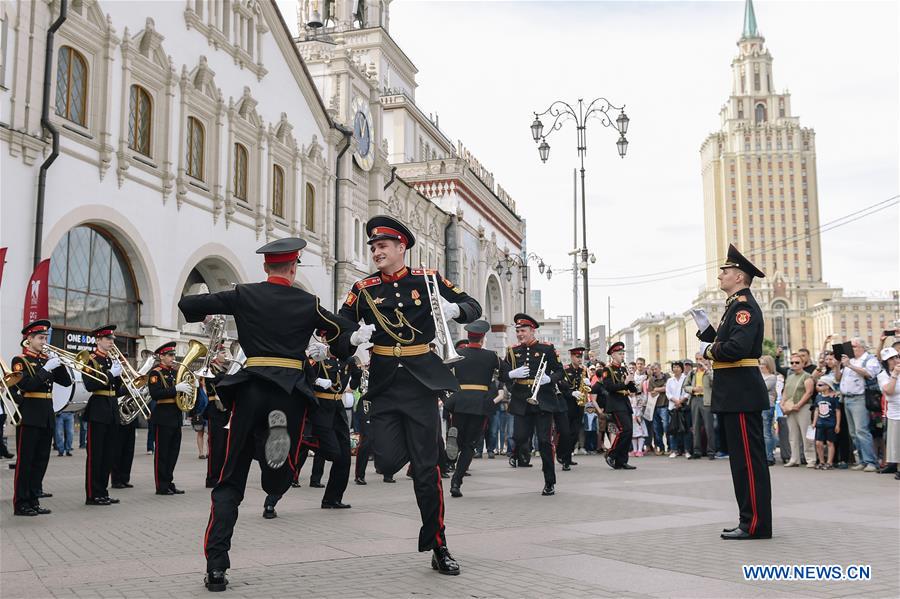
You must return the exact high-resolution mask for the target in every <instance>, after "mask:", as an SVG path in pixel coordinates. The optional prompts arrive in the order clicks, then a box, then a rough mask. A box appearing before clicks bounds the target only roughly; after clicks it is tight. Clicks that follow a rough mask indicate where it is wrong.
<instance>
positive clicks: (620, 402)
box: [592, 364, 637, 414]
mask: <svg viewBox="0 0 900 599" xmlns="http://www.w3.org/2000/svg"><path fill="white" fill-rule="evenodd" d="M626 377H628V368H627V367H626V366H625V365H622V366H613V365H612V364H608V365H607V366H606V368H604V369H603V372H602V373H601V374H600V381H599V382H598V383H597V385H601V386H602V387H603V390H604V391H606V406H605V407H604V411H605V412H606V413H608V414H611V413H613V412H626V413H628V414H631V413H633V411H632V409H631V398H630V397H629V394H630V393H637V387H636V386H635V384H634V382H633V381H632V382H630V383H626V382H625V379H626ZM595 386H596V385H595ZM592 391H593V392H594V393H595V394H596V395H597V396H599V395H600V393H599V391H600V390H599V389H597V390H596V391H594V390H593V389H592Z"/></svg>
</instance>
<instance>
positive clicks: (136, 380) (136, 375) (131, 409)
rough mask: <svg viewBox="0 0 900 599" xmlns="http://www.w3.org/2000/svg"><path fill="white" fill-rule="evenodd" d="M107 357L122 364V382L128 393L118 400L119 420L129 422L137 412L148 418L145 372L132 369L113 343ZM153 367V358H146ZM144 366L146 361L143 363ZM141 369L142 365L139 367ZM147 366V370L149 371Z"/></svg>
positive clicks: (135, 416) (148, 407)
mask: <svg viewBox="0 0 900 599" xmlns="http://www.w3.org/2000/svg"><path fill="white" fill-rule="evenodd" d="M109 357H110V358H112V359H113V360H116V361H117V362H119V364H120V365H121V366H122V375H121V377H122V384H123V385H124V386H125V390H126V391H127V392H128V395H127V396H125V397H123V398H122V399H121V400H119V420H120V421H121V422H122V424H129V423H130V422H132V421H133V420H134V419H135V418H137V417H138V414H143V415H144V418H150V406H149V405H148V404H147V400H146V399H145V398H144V388H145V387H146V386H147V374H146V373H142V372H140V371H137V370H135V369H134V367H133V366H132V365H131V363H130V362H129V361H128V360H126V359H125V356H123V355H122V352H121V351H119V348H118V347H117V346H115V345H113V346H112V348H111V349H110V350H109ZM148 361H149V362H150V363H151V364H150V368H152V367H153V364H152V362H153V358H148ZM144 365H145V366H146V363H145V364H144ZM141 368H142V369H143V366H142V367H141ZM150 368H147V372H149V371H150Z"/></svg>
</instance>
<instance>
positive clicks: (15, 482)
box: [13, 426, 25, 509]
mask: <svg viewBox="0 0 900 599" xmlns="http://www.w3.org/2000/svg"><path fill="white" fill-rule="evenodd" d="M24 433H25V427H24V426H20V427H19V439H18V443H17V445H18V447H16V475H15V476H14V477H13V509H15V508H16V502H17V501H18V498H19V495H18V491H19V472H21V471H22V437H23V436H24Z"/></svg>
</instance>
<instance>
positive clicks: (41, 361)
mask: <svg viewBox="0 0 900 599" xmlns="http://www.w3.org/2000/svg"><path fill="white" fill-rule="evenodd" d="M49 331H50V321H49V320H35V321H34V322H31V323H29V324H27V325H25V328H23V329H22V336H23V337H24V339H25V343H24V348H25V351H23V352H22V353H21V354H20V355H18V356H16V357H15V358H13V359H12V363H11V364H10V368H12V371H13V372H21V373H22V379H21V380H20V381H19V383H18V384H17V385H16V391H17V394H16V395H17V397H16V403H18V405H19V412H20V413H21V414H22V421H21V422H20V423H19V428H18V429H17V431H16V432H17V433H18V434H17V439H16V445H17V448H16V454H17V455H18V462H17V463H16V475H15V479H14V482H13V510H14V512H13V513H14V514H15V515H16V516H37V515H38V514H49V513H50V510H49V509H47V508H44V507H41V504H40V501H39V499H40V494H41V488H42V486H43V480H44V473H45V472H47V463H48V462H49V461H50V439H51V437H53V431H54V429H55V428H56V415H55V414H54V412H53V383H57V384H59V385H63V386H64V387H70V386H71V385H72V377H71V376H70V375H69V371H68V369H67V368H66V367H65V366H64V365H63V363H62V361H61V360H60V359H59V357H58V356H56V355H49V356H48V355H47V354H46V353H44V345H45V344H46V343H47V335H48V333H49Z"/></svg>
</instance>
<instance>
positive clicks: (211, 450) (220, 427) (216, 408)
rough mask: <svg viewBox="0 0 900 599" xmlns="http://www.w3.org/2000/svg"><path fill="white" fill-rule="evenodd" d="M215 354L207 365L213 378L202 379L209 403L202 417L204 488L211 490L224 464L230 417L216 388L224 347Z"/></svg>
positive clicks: (221, 376) (222, 370)
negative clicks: (203, 429) (204, 438)
mask: <svg viewBox="0 0 900 599" xmlns="http://www.w3.org/2000/svg"><path fill="white" fill-rule="evenodd" d="M215 352H216V354H215V356H214V357H213V359H212V360H210V362H209V365H210V368H212V371H213V373H214V376H213V377H212V378H208V379H204V383H203V384H204V385H205V386H206V395H207V397H208V398H209V403H207V404H206V410H205V411H204V416H206V422H207V424H208V429H207V435H206V442H207V449H206V452H207V454H208V455H207V460H206V488H207V489H212V488H213V487H215V486H216V481H218V480H219V475H220V474H221V473H222V465H223V464H224V463H225V446H226V443H227V441H228V429H226V428H225V426H226V425H227V424H228V419H229V418H230V417H231V410H229V409H228V408H227V407H226V406H225V402H223V401H222V400H221V399H219V392H218V391H217V390H216V386H217V385H218V384H219V383H221V382H222V379H224V378H225V375H226V372H227V369H226V364H227V362H226V360H225V346H224V345H219V347H218V348H216V350H215Z"/></svg>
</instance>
